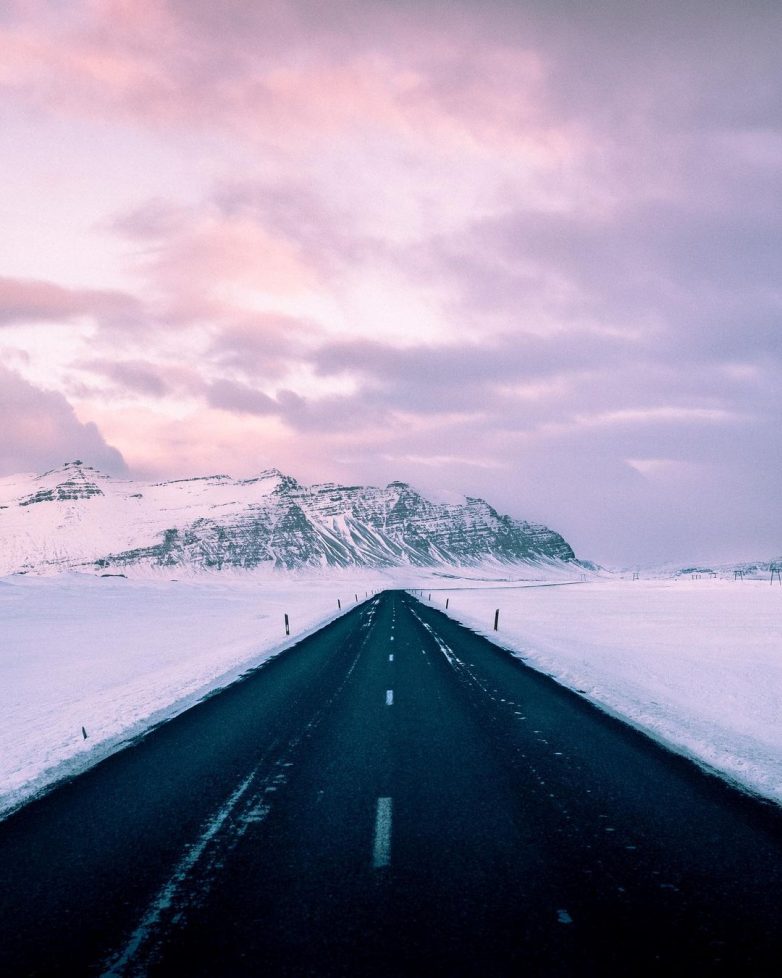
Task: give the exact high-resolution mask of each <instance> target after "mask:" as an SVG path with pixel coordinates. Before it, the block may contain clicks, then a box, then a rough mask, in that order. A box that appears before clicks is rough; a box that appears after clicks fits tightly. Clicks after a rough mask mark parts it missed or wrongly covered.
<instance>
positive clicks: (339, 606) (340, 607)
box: [337, 598, 342, 611]
mask: <svg viewBox="0 0 782 978" xmlns="http://www.w3.org/2000/svg"><path fill="white" fill-rule="evenodd" d="M337 607H338V608H339V609H340V611H341V610H342V602H341V601H340V600H339V598H337Z"/></svg>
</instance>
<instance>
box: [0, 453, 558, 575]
mask: <svg viewBox="0 0 782 978" xmlns="http://www.w3.org/2000/svg"><path fill="white" fill-rule="evenodd" d="M574 559H575V558H574V554H573V551H572V549H571V548H570V546H569V545H568V544H567V543H566V542H565V540H564V539H563V538H562V537H561V536H560V535H559V534H558V533H555V532H554V531H553V530H550V529H548V528H547V527H545V526H540V525H537V524H532V523H527V522H522V521H519V520H514V519H511V518H510V517H508V516H501V515H499V514H498V513H497V512H496V511H495V510H494V509H492V507H491V506H490V505H489V504H488V503H486V502H484V500H482V499H475V498H471V497H467V498H466V499H465V500H464V501H463V502H462V503H459V504H456V503H440V502H433V501H431V500H429V499H427V498H425V497H424V496H422V495H421V494H420V493H418V492H416V490H415V489H413V488H411V487H410V486H409V485H407V484H405V483H404V482H392V483H390V484H389V485H388V486H386V487H385V488H376V487H374V486H339V485H335V484H334V483H324V484H322V485H314V486H303V485H301V484H299V483H298V482H297V481H296V480H295V479H293V478H291V477H290V476H286V475H283V474H282V473H281V472H279V471H277V470H276V469H269V470H267V471H265V472H262V473H261V474H260V475H259V476H257V477H256V478H253V479H239V480H236V479H232V478H230V477H229V476H227V475H213V476H206V477H199V478H193V479H183V480H182V479H180V480H176V481H172V482H157V483H147V482H132V481H129V480H120V479H113V478H111V477H109V476H107V475H104V474H103V473H101V472H98V471H97V470H96V469H93V468H91V467H90V466H87V465H84V464H83V463H82V462H80V461H76V462H68V463H66V464H65V465H64V466H62V467H61V468H57V469H53V470H51V471H50V472H46V473H44V474H43V475H41V476H31V475H20V476H12V477H7V478H3V479H0V575H5V574H10V573H14V572H24V571H33V572H42V571H51V570H57V569H66V568H82V569H93V570H97V571H102V572H104V573H105V572H110V571H120V570H123V569H125V568H128V567H168V568H175V567H183V568H189V569H191V570H219V569H221V568H227V567H240V568H254V567H258V566H260V565H268V566H274V567H281V568H299V567H327V566H337V567H348V566H364V567H391V566H401V565H414V566H421V567H426V566H436V565H438V564H447V565H461V566H470V565H477V564H480V563H485V562H486V561H496V562H499V563H517V562H535V563H538V562H541V561H558V562H559V561H571V560H574Z"/></svg>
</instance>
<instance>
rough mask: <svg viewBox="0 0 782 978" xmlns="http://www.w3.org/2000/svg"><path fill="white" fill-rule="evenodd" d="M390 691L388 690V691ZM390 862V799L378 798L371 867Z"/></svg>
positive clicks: (380, 866)
mask: <svg viewBox="0 0 782 978" xmlns="http://www.w3.org/2000/svg"><path fill="white" fill-rule="evenodd" d="M389 692H390V691H389ZM390 862H391V799H390V798H378V800H377V814H376V815H375V843H374V845H373V846H372V867H373V869H382V868H383V866H388V864H389V863H390Z"/></svg>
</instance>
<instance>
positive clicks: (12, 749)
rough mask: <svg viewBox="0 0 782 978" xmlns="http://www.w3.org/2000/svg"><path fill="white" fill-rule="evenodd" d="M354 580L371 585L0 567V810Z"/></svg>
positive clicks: (299, 622)
mask: <svg viewBox="0 0 782 978" xmlns="http://www.w3.org/2000/svg"><path fill="white" fill-rule="evenodd" d="M360 584H364V585H365V587H370V586H371V585H370V584H369V583H366V582H365V578H364V577H360V576H358V575H357V576H355V577H354V578H350V577H343V578H342V579H340V580H336V579H322V578H321V579H318V578H311V579H299V580H296V579H286V578H284V577H280V576H276V577H269V578H268V579H265V578H258V577H241V576H236V577H229V576H226V577H217V576H216V575H215V576H211V577H206V578H204V579H201V580H197V581H193V580H190V581H188V582H186V583H183V582H175V581H167V580H166V581H162V580H158V581H154V580H148V581H143V580H126V579H124V578H117V577H112V578H98V577H93V576H91V575H82V574H64V575H60V576H55V577H32V576H25V577H13V578H6V579H4V580H0V813H2V812H4V811H7V810H8V809H10V808H13V807H15V806H16V805H18V804H19V803H20V802H21V801H23V800H24V799H26V798H29V797H30V796H31V795H33V794H35V793H36V792H37V791H39V790H40V789H41V788H44V787H45V786H46V785H48V784H51V783H52V782H53V781H55V780H57V779H59V778H61V777H63V776H64V775H67V774H70V773H74V772H76V771H79V770H82V769H84V768H85V767H87V766H89V765H90V764H91V763H94V762H95V761H96V760H98V759H99V758H101V757H104V756H106V755H107V754H109V753H111V752H112V751H114V750H116V749H117V747H118V746H119V745H120V744H121V743H123V742H125V741H126V740H128V739H129V738H132V737H133V736H135V735H137V734H139V733H140V732H142V731H143V730H145V729H147V728H148V727H149V726H151V725H152V724H154V723H156V722H158V721H160V720H163V719H165V718H167V717H170V716H172V715H174V714H175V713H178V712H181V711H182V710H183V709H185V708H186V707H187V706H189V705H191V704H192V703H194V702H196V701H197V700H199V699H200V698H201V697H203V696H204V695H205V694H206V693H208V692H209V691H211V690H213V689H215V688H218V687H220V686H223V685H225V684H226V683H228V682H230V681H231V680H233V679H235V678H236V677H237V676H238V675H240V674H241V673H242V672H244V671H246V670H247V669H249V668H251V667H253V666H255V665H257V664H259V663H261V662H263V661H264V660H265V659H267V658H268V657H269V656H271V655H273V654H274V653H276V652H278V651H280V650H281V649H283V648H286V647H287V646H289V645H291V644H293V643H294V642H295V641H296V640H298V639H299V638H301V637H302V636H303V635H305V634H307V633H308V632H311V631H313V630H315V629H316V628H318V627H320V626H321V625H322V624H324V623H325V622H327V621H330V620H331V619H333V618H334V617H336V615H337V614H338V613H339V612H338V610H337V599H338V598H340V599H341V601H342V607H343V610H345V609H346V608H350V607H352V606H353V605H354V604H355V597H354V595H355V593H356V591H357V590H358V588H359V585H360ZM359 597H360V598H361V599H363V598H364V593H363V592H361V593H360V594H359ZM286 612H287V613H288V615H289V616H290V626H291V635H290V637H289V638H286V636H285V628H284V617H283V616H284V614H285V613H286ZM82 727H84V728H85V729H86V731H87V739H86V740H85V739H84V737H83V735H82Z"/></svg>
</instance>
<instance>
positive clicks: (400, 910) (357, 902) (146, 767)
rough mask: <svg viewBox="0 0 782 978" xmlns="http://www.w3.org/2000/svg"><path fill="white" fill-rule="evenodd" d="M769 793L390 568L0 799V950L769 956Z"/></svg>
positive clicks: (464, 967)
mask: <svg viewBox="0 0 782 978" xmlns="http://www.w3.org/2000/svg"><path fill="white" fill-rule="evenodd" d="M781 886H782V816H780V812H779V809H777V808H775V807H773V806H770V805H766V804H763V803H760V802H757V801H755V800H753V799H751V798H749V797H747V796H744V795H741V794H739V793H737V792H735V791H734V790H733V789H731V788H730V787H729V786H728V785H726V784H724V783H723V782H721V781H719V780H718V779H716V778H713V777H710V776H708V775H706V774H704V773H702V772H701V771H700V770H699V769H697V768H696V767H695V766H694V765H692V764H690V763H689V762H688V761H686V760H685V759H683V758H681V757H678V756H675V755H673V754H670V753H668V752H666V751H665V750H664V749H662V748H661V747H659V746H657V745H656V744H655V743H653V742H652V741H650V740H648V739H647V738H645V737H644V736H643V735H641V734H639V733H637V732H635V731H633V730H631V729H630V728H628V727H626V726H624V725H623V724H621V723H620V722H619V721H616V720H614V719H612V718H610V717H608V716H606V715H603V714H601V713H600V712H599V711H597V710H596V709H595V708H594V707H592V706H591V705H590V704H589V703H587V702H586V701H584V700H582V699H580V698H579V697H577V696H576V695H574V694H573V693H570V692H569V691H567V690H565V689H563V688H561V687H559V686H557V685H556V684H555V683H554V682H553V681H551V680H550V679H548V678H546V677H544V676H542V675H540V674H538V673H535V672H533V671H532V670H530V669H529V668H527V667H526V666H525V665H524V664H522V663H520V662H519V661H518V660H515V659H514V658H512V657H511V656H510V655H509V654H508V653H506V652H504V651H503V650H501V649H498V648H496V647H495V646H492V645H491V644H490V643H488V642H486V640H485V639H483V638H481V637H479V636H477V635H475V634H473V633H471V632H468V631H466V630H465V629H464V628H463V627H462V626H460V625H459V624H457V623H456V622H453V621H451V620H450V619H448V618H446V617H445V616H443V615H442V614H441V613H439V612H438V611H435V610H434V609H432V608H430V607H426V606H424V605H422V604H420V603H419V602H417V601H415V600H414V599H413V598H412V597H411V596H409V595H406V594H403V593H401V592H385V593H383V594H382V595H380V596H379V597H377V598H375V599H373V600H371V601H369V602H367V603H366V604H364V605H362V606H360V607H359V608H357V609H356V610H354V611H353V612H351V613H350V614H348V615H346V616H345V617H344V618H341V619H339V620H337V621H335V622H333V623H332V624H330V625H328V626H327V627H326V628H324V629H323V630H322V631H321V632H319V633H317V634H316V635H313V636H312V637H310V638H308V639H305V640H304V641H302V642H301V643H299V645H297V646H296V647H295V648H293V649H291V650H290V651H288V652H286V653H284V654H283V655H281V656H279V657H278V658H276V659H274V660H272V661H270V662H269V663H268V664H266V665H265V666H263V667H262V668H260V669H259V670H257V671H256V672H255V673H253V674H252V675H251V676H249V677H248V678H247V679H245V680H243V681H241V682H239V683H237V684H235V685H234V686H232V687H230V688H228V689H227V690H224V691H223V692H221V693H219V694H218V695H215V696H213V697H212V698H211V699H209V700H207V701H205V702H203V703H201V704H199V705H198V706H195V707H193V708H192V709H190V710H188V711H187V712H185V713H183V714H181V715H180V716H179V717H177V718H176V719H174V720H172V721H170V722H169V723H167V724H165V725H163V726H161V727H159V728H158V729H156V730H154V731H153V732H152V733H150V734H149V735H148V736H147V737H145V738H143V739H141V740H139V741H138V742H137V743H136V744H135V745H134V746H132V747H129V748H128V749H126V750H124V751H122V752H121V753H118V754H116V755H114V756H112V757H110V758H108V759H107V760H105V761H104V762H102V763H101V764H99V765H98V766H96V767H95V768H93V769H92V770H90V771H88V772H87V773H85V774H83V775H81V776H80V777H78V778H76V779H74V780H73V781H71V782H69V783H67V784H64V785H62V786H60V787H59V788H58V789H56V790H55V791H53V792H52V793H51V794H50V795H48V796H47V797H45V798H42V799H39V800H38V801H35V802H33V803H31V804H30V805H28V806H27V807H26V808H24V809H22V810H21V811H19V812H17V813H16V814H14V815H13V816H11V817H10V818H9V819H7V820H6V821H5V822H4V823H2V824H0V973H2V974H8V975H27V974H30V975H48V974H56V975H71V974H73V975H111V976H132V975H150V976H156V975H184V974H186V975H189V976H195V975H209V976H221V975H225V976H242V975H257V974H264V975H291V976H294V975H295V976H301V975H337V974H339V975H353V974H355V975H366V974H381V975H382V974H385V975H409V974H414V973H421V974H448V975H470V974H476V975H478V974H481V975H485V974H498V975H510V974H550V975H563V974H578V975H582V974H595V975H605V974H625V975H626V974H639V973H655V972H659V973H660V974H664V973H668V974H670V973H671V972H674V973H681V972H682V971H684V970H685V969H687V970H688V971H690V972H691V973H694V974H708V973H713V972H716V973H719V972H721V971H722V972H724V973H729V974H738V973H741V974H764V973H769V974H771V973H776V966H777V963H778V958H779V954H780V952H782V935H780V933H779V929H778V913H777V907H778V894H779V892H780V887H781Z"/></svg>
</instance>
